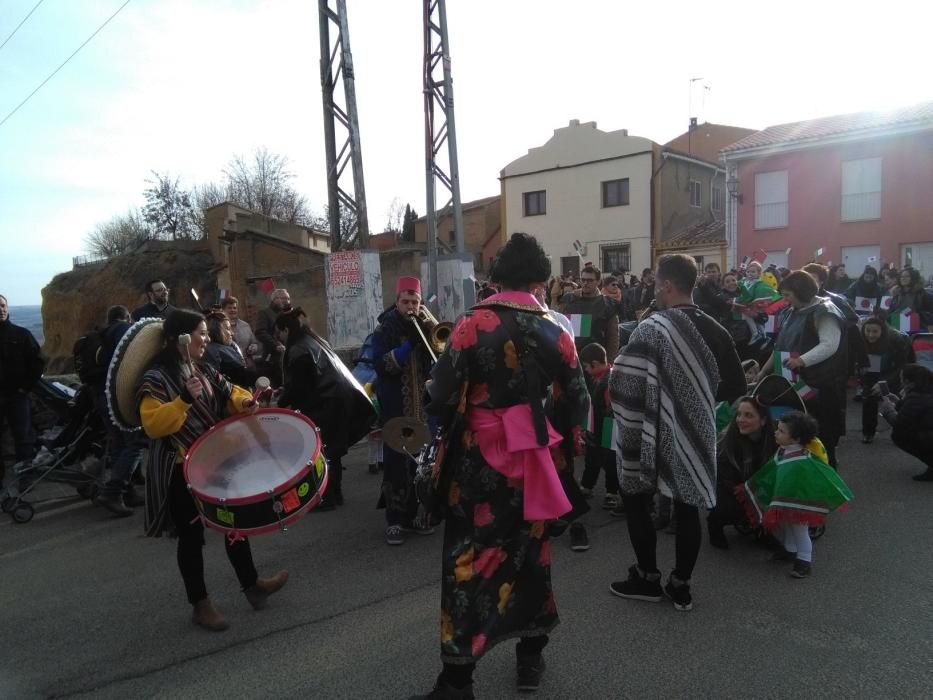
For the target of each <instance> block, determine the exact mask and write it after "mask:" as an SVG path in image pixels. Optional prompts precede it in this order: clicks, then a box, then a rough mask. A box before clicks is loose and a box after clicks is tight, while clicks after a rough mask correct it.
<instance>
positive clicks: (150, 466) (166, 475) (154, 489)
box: [136, 365, 248, 537]
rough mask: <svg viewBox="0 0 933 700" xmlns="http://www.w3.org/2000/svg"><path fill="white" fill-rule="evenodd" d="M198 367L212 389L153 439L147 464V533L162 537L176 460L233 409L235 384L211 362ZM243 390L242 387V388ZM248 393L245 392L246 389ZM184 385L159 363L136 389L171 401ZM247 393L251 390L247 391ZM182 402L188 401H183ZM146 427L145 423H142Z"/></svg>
mask: <svg viewBox="0 0 933 700" xmlns="http://www.w3.org/2000/svg"><path fill="white" fill-rule="evenodd" d="M198 370H199V371H200V372H201V374H202V376H203V377H204V378H206V379H207V380H208V382H209V384H210V387H211V392H210V394H209V395H208V394H207V393H205V394H204V395H203V396H202V397H201V398H199V399H198V400H196V401H195V402H194V403H193V404H191V405H190V407H189V408H187V410H186V412H185V420H184V424H183V425H182V426H181V428H180V429H179V430H178V431H177V432H176V433H174V434H173V435H170V436H168V437H164V438H160V439H155V440H150V443H149V456H148V462H147V464H146V477H147V478H146V521H145V527H146V535H147V536H149V537H159V536H161V535H162V534H163V533H164V532H171V531H172V529H173V527H172V526H173V523H172V522H171V517H170V516H169V512H168V493H169V484H171V481H172V472H173V470H174V469H176V468H177V469H180V468H181V466H180V465H178V466H177V467H176V462H177V461H180V460H181V458H182V457H183V456H184V454H185V452H187V450H188V448H190V447H191V445H192V444H193V443H194V441H195V440H197V439H198V437H200V436H201V434H202V433H204V432H206V431H207V430H208V429H210V428H211V426H213V425H215V424H216V423H218V422H219V421H220V420H222V419H223V418H224V417H225V416H226V415H228V414H229V413H230V412H231V407H230V406H229V405H228V402H229V401H230V398H231V395H232V394H233V393H234V391H235V388H234V386H233V385H232V384H231V383H230V382H229V381H227V379H226V378H225V377H224V376H223V375H222V374H220V373H218V372H217V371H216V370H215V369H214V368H213V367H211V366H209V365H199V366H198ZM241 391H242V390H241ZM243 393H245V392H243ZM180 394H181V387H180V386H179V385H178V383H176V381H175V380H174V379H173V378H172V377H171V376H170V375H169V373H168V372H166V371H165V369H164V368H163V367H161V366H160V365H156V366H155V367H153V368H152V369H150V370H148V371H147V372H146V373H145V375H143V380H142V384H141V385H140V387H139V389H138V391H137V392H136V398H137V401H139V402H142V400H143V399H144V398H145V397H146V396H151V397H152V398H154V399H155V400H156V401H158V402H159V403H163V404H164V403H169V402H172V401H175V399H178V398H179V396H180ZM246 396H247V397H248V394H246ZM180 405H181V406H187V404H184V403H181V404H180ZM143 427H144V428H145V427H146V426H145V424H144V425H143Z"/></svg>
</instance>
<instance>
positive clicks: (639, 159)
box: [500, 119, 659, 274]
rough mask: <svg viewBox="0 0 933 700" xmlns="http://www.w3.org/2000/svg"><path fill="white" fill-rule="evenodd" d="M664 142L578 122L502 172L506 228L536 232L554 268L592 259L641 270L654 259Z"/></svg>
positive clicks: (572, 267) (610, 267) (574, 268)
mask: <svg viewBox="0 0 933 700" xmlns="http://www.w3.org/2000/svg"><path fill="white" fill-rule="evenodd" d="M658 153H659V146H658V145H657V144H655V143H654V142H653V141H650V140H649V139H645V138H640V137H637V136H629V135H628V132H627V131H626V130H625V129H620V130H618V131H611V132H605V131H601V130H600V129H598V128H597V127H596V123H595V122H586V123H582V124H581V123H580V121H579V120H576V119H574V120H572V121H571V122H570V124H569V125H568V126H566V127H563V128H560V129H556V130H555V131H554V135H553V136H552V137H551V139H550V140H548V141H547V143H545V144H544V145H542V146H539V147H537V148H532V149H529V151H528V153H527V154H526V155H524V156H522V157H521V158H518V159H517V160H514V161H512V162H511V163H509V164H508V165H506V166H505V167H504V168H503V169H502V171H501V173H500V182H501V188H502V220H503V221H504V222H505V226H504V230H505V232H507V233H512V232H515V231H523V232H525V233H529V234H532V235H534V236H535V237H536V238H537V239H538V240H539V241H540V242H541V245H542V246H543V247H544V250H545V252H546V253H547V254H548V255H549V256H550V258H551V268H552V270H553V271H554V273H555V274H556V273H558V272H561V273H569V272H578V271H579V270H580V268H581V267H582V266H583V265H584V264H585V263H588V262H591V263H594V264H595V265H597V266H598V267H600V268H602V269H603V271H604V272H614V271H617V270H625V271H632V270H638V271H639V272H640V271H641V270H642V269H643V268H645V267H649V266H650V265H651V262H652V240H653V236H652V232H653V229H652V226H653V224H654V217H653V216H652V195H653V176H652V173H653V164H654V163H655V161H656V159H657V158H658Z"/></svg>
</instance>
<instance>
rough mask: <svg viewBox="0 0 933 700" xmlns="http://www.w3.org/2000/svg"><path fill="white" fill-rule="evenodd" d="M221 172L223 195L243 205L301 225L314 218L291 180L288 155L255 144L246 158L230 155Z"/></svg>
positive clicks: (245, 207)
mask: <svg viewBox="0 0 933 700" xmlns="http://www.w3.org/2000/svg"><path fill="white" fill-rule="evenodd" d="M224 175H225V176H226V178H227V181H226V183H225V185H226V191H227V199H229V200H230V201H231V202H233V203H234V204H238V205H240V206H241V207H243V208H244V209H249V210H250V211H254V212H258V213H259V214H264V215H265V216H271V217H273V218H275V219H280V220H282V221H288V222H289V223H293V224H299V225H302V226H305V225H308V224H310V223H311V221H312V219H313V218H314V217H313V215H312V213H311V211H310V209H309V207H308V202H307V200H306V199H305V198H304V196H303V195H301V194H299V193H298V192H297V191H296V190H295V189H294V188H293V187H292V186H291V182H292V180H294V178H295V175H294V173H292V172H291V171H290V170H289V169H288V158H286V157H285V156H282V155H276V154H274V153H270V152H269V149H267V148H266V147H264V146H263V147H262V148H257V149H256V150H255V151H254V152H253V154H252V156H251V157H250V158H244V157H243V156H239V155H237V156H234V158H233V160H231V161H230V162H229V163H228V164H227V167H226V169H225V170H224Z"/></svg>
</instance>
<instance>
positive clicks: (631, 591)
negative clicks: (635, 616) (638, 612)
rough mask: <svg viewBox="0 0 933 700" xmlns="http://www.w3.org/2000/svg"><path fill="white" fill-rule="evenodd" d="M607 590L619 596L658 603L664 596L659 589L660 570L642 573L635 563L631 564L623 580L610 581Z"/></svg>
mask: <svg viewBox="0 0 933 700" xmlns="http://www.w3.org/2000/svg"><path fill="white" fill-rule="evenodd" d="M609 592H610V593H612V595H617V596H619V597H620V598H628V599H630V600H644V601H646V602H648V603H660V602H661V598H663V597H664V591H662V590H661V572H660V571H655V572H652V573H650V574H648V573H646V574H642V572H641V569H639V568H638V566H637V565H632V566H630V567H629V570H628V578H627V579H626V580H625V581H613V582H612V583H610V584H609Z"/></svg>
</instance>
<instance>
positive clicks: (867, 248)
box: [839, 245, 882, 279]
mask: <svg viewBox="0 0 933 700" xmlns="http://www.w3.org/2000/svg"><path fill="white" fill-rule="evenodd" d="M839 262H840V263H842V264H843V265H845V266H846V274H847V275H849V277H851V278H852V279H855V278H856V277H861V275H862V270H864V269H865V266H866V265H871V266H872V267H873V268H875V269H876V270H877V269H878V268H879V267H881V262H882V261H881V246H880V245H850V246H843V247H842V260H840V261H839Z"/></svg>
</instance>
